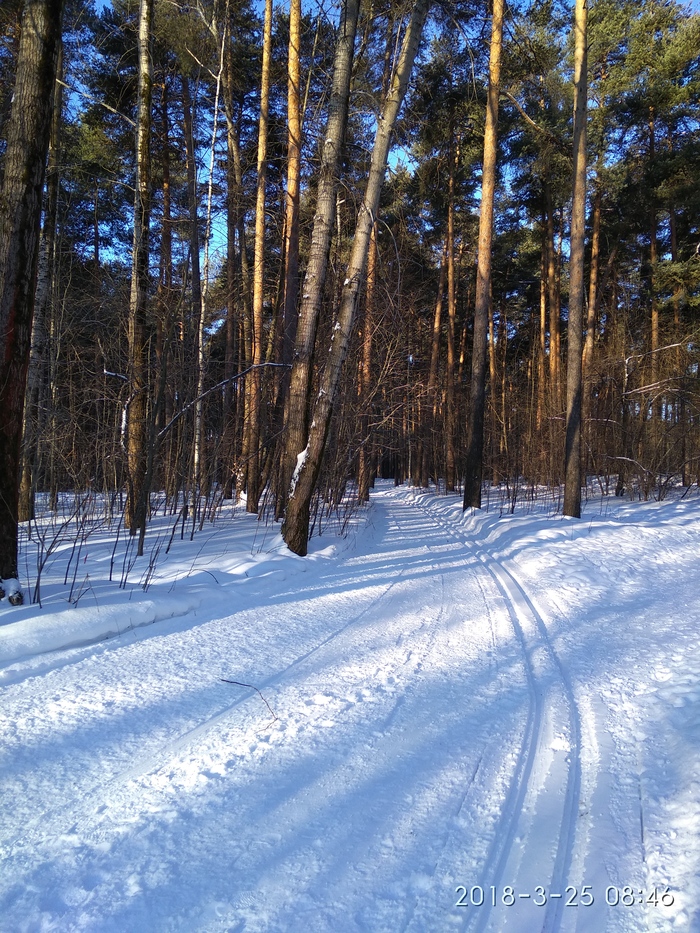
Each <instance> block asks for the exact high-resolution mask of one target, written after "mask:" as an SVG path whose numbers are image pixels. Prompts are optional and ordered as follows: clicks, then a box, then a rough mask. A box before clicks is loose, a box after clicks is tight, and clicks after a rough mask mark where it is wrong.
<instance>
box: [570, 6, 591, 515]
mask: <svg viewBox="0 0 700 933" xmlns="http://www.w3.org/2000/svg"><path fill="white" fill-rule="evenodd" d="M587 20H588V0H576V14H575V22H574V33H575V37H574V39H575V46H574V48H575V51H574V172H573V199H572V207H571V245H570V259H569V335H568V344H569V349H568V358H567V366H566V448H565V461H564V474H565V487H564V515H568V516H570V517H571V518H580V517H581V392H582V385H581V371H582V350H583V310H584V303H585V293H584V279H583V262H584V246H585V235H586V119H587V92H588V60H587V50H586V41H587Z"/></svg>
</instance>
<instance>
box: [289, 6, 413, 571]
mask: <svg viewBox="0 0 700 933" xmlns="http://www.w3.org/2000/svg"><path fill="white" fill-rule="evenodd" d="M428 7H429V0H417V2H416V3H415V4H414V6H413V10H412V12H411V19H410V22H409V24H408V27H407V29H406V33H405V35H404V40H403V44H402V47H401V53H400V56H399V61H398V63H397V66H396V71H395V73H394V77H393V80H392V85H391V90H390V91H389V93H388V95H387V97H386V100H385V101H384V106H383V108H382V113H381V115H380V117H379V120H378V125H377V131H376V135H375V139H374V147H373V149H372V159H371V163H370V170H369V178H368V179H367V187H366V190H365V196H364V199H363V202H362V206H361V207H360V211H359V214H358V218H357V226H356V228H355V237H354V240H353V245H352V252H351V255H350V261H349V263H348V268H347V273H346V279H345V282H344V284H343V290H342V294H341V298H340V308H339V310H338V316H337V319H336V322H335V325H334V327H333V336H332V338H331V345H330V348H329V351H328V362H327V365H326V368H325V371H324V373H323V377H322V380H321V388H320V391H319V393H318V396H317V398H316V403H315V405H314V409H313V418H312V422H311V427H310V429H309V434H308V440H307V442H306V446H305V447H304V448H303V450H302V451H301V452H300V453H299V456H298V459H297V465H296V468H295V471H294V476H293V478H292V483H291V490H290V495H289V501H288V503H287V512H286V518H285V521H284V524H283V526H282V535H283V537H284V540H285V542H286V544H287V546H288V547H289V548H290V549H291V550H292V551H294V553H296V554H299V555H301V556H304V555H305V554H306V551H307V542H308V534H309V510H310V506H311V498H312V496H313V493H314V489H315V487H316V482H317V480H318V475H319V473H320V470H321V463H322V460H323V454H324V450H325V445H326V438H327V436H328V428H329V426H330V418H331V412H332V409H333V402H334V400H335V395H336V391H337V388H338V381H339V378H340V372H341V369H342V366H343V363H344V361H345V356H346V354H347V350H348V345H349V342H350V335H351V332H352V327H353V324H354V320H355V311H356V308H357V301H358V297H359V294H360V287H361V284H362V280H363V277H364V274H365V267H366V263H367V253H368V250H369V242H370V236H371V232H372V227H373V226H374V224H375V221H376V216H377V209H378V207H379V197H380V195H381V191H382V185H383V183H384V176H385V174H386V166H387V157H388V154H389V143H390V141H391V133H392V130H393V128H394V124H395V123H396V118H397V116H398V113H399V110H400V108H401V104H402V103H403V99H404V96H405V94H406V88H407V87H408V81H409V78H410V75H411V71H412V69H413V62H414V59H415V57H416V53H417V51H418V45H419V43H420V39H421V35H422V32H423V25H424V23H425V18H426V16H427V13H428Z"/></svg>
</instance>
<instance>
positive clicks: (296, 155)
mask: <svg viewBox="0 0 700 933" xmlns="http://www.w3.org/2000/svg"><path fill="white" fill-rule="evenodd" d="M300 47H301V0H290V3H289V52H288V64H287V70H288V78H287V129H288V137H287V196H286V220H285V244H284V245H285V250H284V253H285V262H284V335H283V352H282V362H283V363H290V362H291V359H292V347H293V346H294V338H295V336H296V321H297V298H298V296H299V191H300V181H301V93H300V81H301V65H300V56H299V53H300Z"/></svg>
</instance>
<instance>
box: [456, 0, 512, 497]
mask: <svg viewBox="0 0 700 933" xmlns="http://www.w3.org/2000/svg"><path fill="white" fill-rule="evenodd" d="M503 7H504V3H503V0H494V3H493V18H492V23H491V49H490V55H489V90H488V100H487V104H486V129H485V133H484V167H483V172H482V181H481V211H480V215H479V256H478V264H477V273H476V276H477V278H476V302H475V308H474V348H473V351H472V376H471V386H470V392H469V401H470V406H469V422H468V426H467V427H468V431H467V436H468V441H467V459H466V475H465V480H464V502H463V508H465V509H467V508H469V507H470V506H471V507H472V508H475V509H480V508H481V480H482V476H483V450H484V413H485V408H486V340H487V333H488V319H489V303H490V300H491V241H492V238H493V202H494V194H495V190H496V157H497V144H498V95H499V89H500V81H501V47H502V44H503Z"/></svg>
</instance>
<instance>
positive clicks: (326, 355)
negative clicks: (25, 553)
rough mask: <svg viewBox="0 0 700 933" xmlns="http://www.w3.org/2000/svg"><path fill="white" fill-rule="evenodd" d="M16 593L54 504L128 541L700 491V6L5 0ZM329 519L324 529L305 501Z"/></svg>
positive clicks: (6, 491)
mask: <svg viewBox="0 0 700 933" xmlns="http://www.w3.org/2000/svg"><path fill="white" fill-rule="evenodd" d="M0 24H1V33H0V35H1V37H2V41H1V42H0V351H1V352H0V437H1V438H2V440H1V441H0V444H1V449H0V584H1V585H0V591H1V593H2V595H3V596H5V595H7V597H8V598H9V599H10V600H11V601H13V602H15V603H19V602H21V601H22V599H23V594H22V590H21V587H20V586H19V584H18V583H17V578H18V576H19V574H18V564H17V560H18V559H17V552H18V542H19V536H20V531H21V529H23V528H25V529H27V531H26V534H29V535H31V533H32V531H31V529H32V525H33V523H35V522H36V520H37V515H38V514H39V513H40V512H42V513H43V512H44V511H46V510H48V511H51V510H54V511H55V510H56V509H57V508H58V503H59V500H60V499H61V497H62V496H64V495H65V494H70V496H72V497H73V499H74V502H75V509H76V510H77V511H80V510H87V509H88V508H89V507H90V508H92V506H89V505H88V504H89V503H95V502H99V503H100V506H99V507H100V508H101V509H103V510H104V512H105V514H108V515H109V519H110V520H111V521H114V523H115V527H116V524H117V523H120V525H121V526H122V527H123V528H124V529H128V532H129V533H130V534H131V535H133V536H135V539H136V540H137V542H138V543H137V547H138V549H139V550H140V551H141V552H142V551H143V546H144V539H145V536H146V534H147V529H148V523H149V519H150V518H151V515H152V514H153V511H154V510H156V509H161V511H163V510H165V511H167V512H168V513H169V514H171V515H173V516H180V519H181V522H182V529H183V530H184V528H185V527H187V528H188V533H189V529H190V528H191V529H192V531H193V532H194V530H195V529H196V528H197V527H202V526H203V525H204V523H205V522H207V521H210V520H212V519H213V518H214V517H215V516H216V514H217V511H218V509H219V508H220V506H221V504H222V503H223V502H225V501H228V500H231V499H234V500H237V501H240V502H241V503H244V507H245V509H246V510H247V511H248V512H251V513H257V514H258V516H259V517H260V519H261V520H264V521H279V522H281V523H282V526H281V527H282V534H283V536H284V539H285V541H286V543H287V545H288V546H289V547H290V548H291V550H292V551H294V552H295V553H297V554H300V555H302V556H303V555H305V554H306V548H307V541H308V538H309V535H310V534H313V532H314V528H316V527H317V526H318V524H319V523H320V522H322V521H324V520H325V518H327V517H328V516H330V515H336V516H338V517H339V518H338V521H339V523H340V524H341V526H342V521H343V516H344V515H346V514H348V513H349V511H350V510H352V509H353V508H355V507H356V506H357V505H358V504H359V503H362V502H365V501H367V500H368V498H369V493H370V489H371V488H372V485H373V482H374V479H375V478H376V477H382V478H384V479H391V478H393V480H394V482H395V483H397V484H398V483H403V482H406V481H408V482H410V483H412V484H413V485H415V486H417V487H428V486H429V485H435V486H437V487H438V489H439V490H440V492H441V493H444V494H448V495H449V494H452V495H455V496H457V495H463V497H464V498H463V505H464V508H465V509H466V508H472V507H473V508H480V507H482V505H484V504H485V503H484V502H482V497H486V498H488V495H490V492H489V490H490V489H491V487H497V488H498V489H499V490H500V494H501V495H502V496H504V497H505V499H506V501H508V502H511V503H512V505H513V507H514V506H515V502H516V501H517V500H518V499H519V498H522V497H526V496H532V497H536V496H537V495H540V494H541V491H542V490H548V491H549V494H554V495H555V496H561V508H562V509H563V511H564V513H565V514H567V515H570V516H573V517H578V515H579V514H580V503H581V495H582V490H583V491H584V494H585V489H586V483H587V482H590V481H593V482H594V483H595V484H596V485H598V486H599V488H600V491H601V493H603V494H604V495H611V496H612V495H617V496H624V495H627V496H631V497H639V498H642V499H650V498H657V499H661V498H663V497H664V496H665V494H666V492H667V491H668V490H669V489H670V488H671V487H672V486H679V485H682V486H683V487H690V486H692V485H694V484H697V483H700V373H699V371H698V367H699V364H700V316H699V314H698V308H699V305H700V185H698V181H697V179H698V178H700V15H699V14H698V13H695V12H693V11H692V10H691V9H690V8H688V7H686V6H684V5H682V4H678V3H676V2H675V0H642V2H639V0H590V2H589V0H576V2H575V3H574V2H573V0H572V2H569V3H567V2H560V0H533V2H528V0H514V2H512V3H505V2H504V0H492V2H491V3H489V4H486V3H483V2H481V0H435V2H432V3H431V2H429V0H413V2H410V3H409V2H406V0H362V2H361V0H340V3H339V4H330V5H324V4H322V3H319V4H308V5H307V4H304V5H303V6H302V4H301V2H300V0H289V4H288V5H286V4H279V5H277V6H274V5H273V3H272V0H265V2H264V3H251V2H249V0H193V2H189V3H185V2H182V0H112V3H107V4H95V3H94V2H92V0H23V2H22V0H3V3H2V6H1V7H0ZM324 517H325V518H324Z"/></svg>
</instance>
